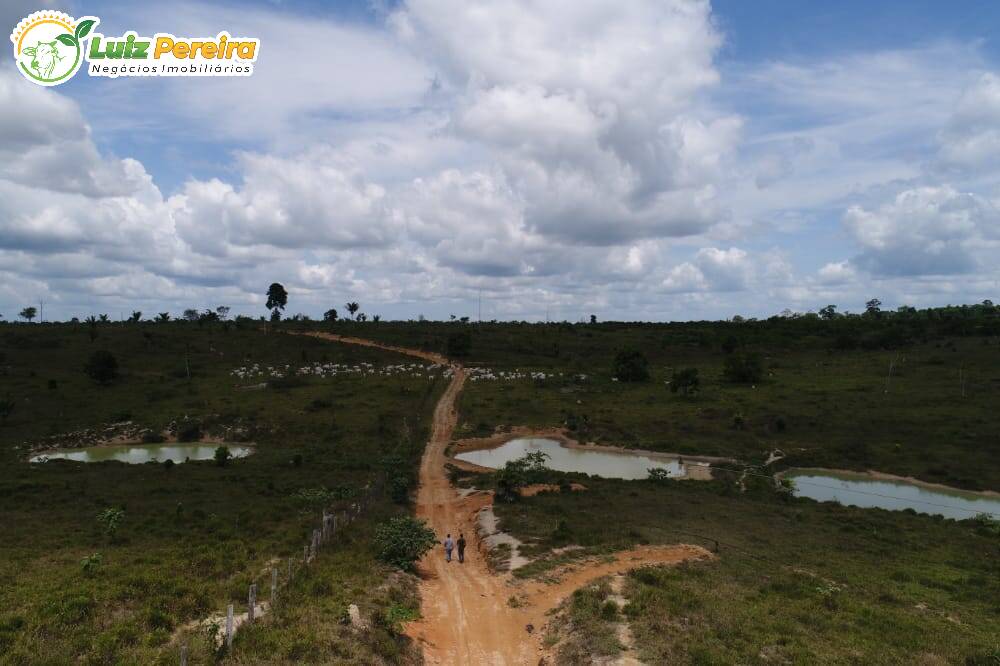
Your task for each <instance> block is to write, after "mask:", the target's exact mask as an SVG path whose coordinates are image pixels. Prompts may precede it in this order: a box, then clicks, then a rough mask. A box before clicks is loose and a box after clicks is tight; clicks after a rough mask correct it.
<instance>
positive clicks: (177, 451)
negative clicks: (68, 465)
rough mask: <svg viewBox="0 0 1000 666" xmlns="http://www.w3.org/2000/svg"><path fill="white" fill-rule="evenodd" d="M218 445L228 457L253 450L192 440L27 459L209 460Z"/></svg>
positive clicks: (71, 451) (60, 452) (65, 451)
mask: <svg viewBox="0 0 1000 666" xmlns="http://www.w3.org/2000/svg"><path fill="white" fill-rule="evenodd" d="M219 446H225V447H227V448H228V449H229V455H230V457H232V458H244V457H246V456H248V455H250V454H251V453H253V447H252V446H247V445H245V444H212V443H205V442H195V443H192V444H120V445H115V446H91V447H87V448H81V449H63V450H58V451H47V452H45V453H40V454H38V455H36V456H33V457H32V458H31V462H45V461H47V460H74V461H76V462H88V463H90V462H107V461H109V460H116V461H118V462H123V463H128V464H129V465H141V464H143V463H148V462H165V461H167V460H173V461H174V462H175V463H182V462H185V461H186V460H211V459H212V458H214V457H215V450H216V449H217V448H219Z"/></svg>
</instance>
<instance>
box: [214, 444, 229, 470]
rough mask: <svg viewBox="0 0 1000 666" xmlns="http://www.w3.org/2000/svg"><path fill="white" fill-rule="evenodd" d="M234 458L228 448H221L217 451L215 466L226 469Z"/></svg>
mask: <svg viewBox="0 0 1000 666" xmlns="http://www.w3.org/2000/svg"><path fill="white" fill-rule="evenodd" d="M232 457H233V454H232V453H230V452H229V447H228V446H220V447H219V448H217V449H216V450H215V464H216V465H218V466H219V467H225V466H226V465H228V464H229V460H230V459H231V458H232Z"/></svg>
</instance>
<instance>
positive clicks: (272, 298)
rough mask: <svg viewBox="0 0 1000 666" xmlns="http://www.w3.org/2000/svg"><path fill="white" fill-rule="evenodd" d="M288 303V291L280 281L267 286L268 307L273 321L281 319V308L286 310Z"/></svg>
mask: <svg viewBox="0 0 1000 666" xmlns="http://www.w3.org/2000/svg"><path fill="white" fill-rule="evenodd" d="M286 305H288V292H287V291H285V287H284V286H282V285H281V283H279V282H272V283H271V286H270V287H268V288H267V305H266V307H267V309H268V310H270V311H271V321H277V320H279V319H281V313H280V312H279V310H284V309H285V306H286Z"/></svg>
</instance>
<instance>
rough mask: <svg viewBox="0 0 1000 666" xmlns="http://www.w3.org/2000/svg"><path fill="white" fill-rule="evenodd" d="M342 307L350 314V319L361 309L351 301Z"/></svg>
mask: <svg viewBox="0 0 1000 666" xmlns="http://www.w3.org/2000/svg"><path fill="white" fill-rule="evenodd" d="M344 307H345V308H347V311H348V312H350V313H351V318H352V319H353V318H354V314H355V313H356V312H357V311H358V310H360V309H361V306H360V305H358V304H357V302H356V301H351V302H350V303H347V304H345V305H344Z"/></svg>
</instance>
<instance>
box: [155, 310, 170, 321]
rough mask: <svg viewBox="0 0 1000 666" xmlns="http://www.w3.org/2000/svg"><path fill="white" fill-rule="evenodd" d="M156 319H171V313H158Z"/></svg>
mask: <svg viewBox="0 0 1000 666" xmlns="http://www.w3.org/2000/svg"><path fill="white" fill-rule="evenodd" d="M156 321H158V322H161V323H163V322H168V321H170V313H169V312H161V313H160V314H158V315H156Z"/></svg>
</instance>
